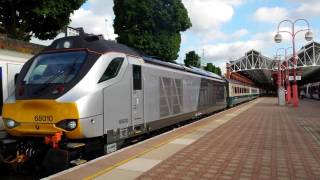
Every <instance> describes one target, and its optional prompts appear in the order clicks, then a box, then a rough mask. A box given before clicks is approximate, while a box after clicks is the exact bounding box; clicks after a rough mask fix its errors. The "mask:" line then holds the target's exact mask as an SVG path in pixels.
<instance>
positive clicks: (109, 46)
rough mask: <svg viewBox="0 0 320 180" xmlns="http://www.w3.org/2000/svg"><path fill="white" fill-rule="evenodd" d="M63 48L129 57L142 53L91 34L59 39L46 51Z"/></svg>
mask: <svg viewBox="0 0 320 180" xmlns="http://www.w3.org/2000/svg"><path fill="white" fill-rule="evenodd" d="M65 43H70V46H68V47H66V46H65ZM63 48H70V49H80V48H84V49H89V50H91V51H95V52H98V53H101V54H103V53H107V52H120V53H125V54H128V55H133V56H140V53H138V52H137V51H136V50H134V49H132V48H130V47H128V46H126V45H123V44H120V43H117V42H115V41H112V40H105V39H104V38H103V37H102V36H100V35H89V34H86V35H82V36H69V37H64V38H60V39H57V40H55V41H53V43H52V44H51V45H50V46H48V47H47V48H46V49H45V50H44V51H51V50H58V49H63Z"/></svg>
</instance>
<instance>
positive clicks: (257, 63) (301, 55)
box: [229, 42, 320, 88]
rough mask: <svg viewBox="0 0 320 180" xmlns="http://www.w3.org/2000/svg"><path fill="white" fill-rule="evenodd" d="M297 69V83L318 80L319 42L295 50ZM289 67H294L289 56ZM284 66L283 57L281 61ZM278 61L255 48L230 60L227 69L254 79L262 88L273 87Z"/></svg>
mask: <svg viewBox="0 0 320 180" xmlns="http://www.w3.org/2000/svg"><path fill="white" fill-rule="evenodd" d="M296 57H297V71H298V75H301V81H299V84H305V83H309V82H314V81H320V44H319V43H318V42H311V43H308V44H306V45H305V46H303V47H302V48H301V49H300V50H298V51H297V56H296ZM288 59H289V69H290V71H292V70H293V68H294V63H293V57H292V56H289V57H288ZM280 62H281V65H282V67H283V68H284V67H285V66H284V62H285V61H284V59H282V60H281V61H280ZM278 67H279V61H278V60H275V59H274V58H270V57H267V56H264V55H262V54H261V53H260V52H258V51H256V50H251V51H249V52H247V53H245V56H243V57H241V58H239V59H237V60H234V61H230V63H229V68H230V69H229V70H230V71H231V72H237V73H239V74H241V75H244V76H246V77H247V78H249V79H251V80H252V81H254V82H255V83H256V84H257V85H258V86H260V87H262V88H270V87H275V81H274V78H273V75H274V74H275V73H276V72H277V71H278Z"/></svg>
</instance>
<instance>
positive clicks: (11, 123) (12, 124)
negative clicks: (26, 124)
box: [3, 118, 19, 129]
mask: <svg viewBox="0 0 320 180" xmlns="http://www.w3.org/2000/svg"><path fill="white" fill-rule="evenodd" d="M3 120H4V124H5V125H6V127H7V128H9V129H12V128H14V127H16V126H18V125H19V123H17V122H16V121H14V120H12V119H5V118H4V119H3Z"/></svg>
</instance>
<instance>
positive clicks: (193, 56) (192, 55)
mask: <svg viewBox="0 0 320 180" xmlns="http://www.w3.org/2000/svg"><path fill="white" fill-rule="evenodd" d="M184 64H185V65H186V66H188V67H190V66H193V67H198V68H200V67H201V61H200V56H199V55H198V54H197V53H196V52H195V51H189V52H188V53H187V54H186V58H185V59H184Z"/></svg>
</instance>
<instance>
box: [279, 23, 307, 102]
mask: <svg viewBox="0 0 320 180" xmlns="http://www.w3.org/2000/svg"><path fill="white" fill-rule="evenodd" d="M299 21H303V22H305V23H306V24H307V26H308V28H306V29H301V30H299V31H295V24H296V23H297V22H299ZM284 22H288V23H290V24H291V32H290V31H280V25H281V24H282V23H284ZM302 31H307V32H306V34H305V39H306V40H307V41H311V40H312V39H313V33H312V32H311V31H310V25H309V22H308V21H307V20H305V19H297V20H295V21H291V20H287V19H286V20H283V21H281V22H280V23H279V24H278V28H277V34H276V35H275V36H274V41H275V42H276V43H280V42H281V41H282V36H281V34H280V33H289V34H290V35H291V37H292V56H293V77H294V79H293V85H292V91H293V106H294V107H298V105H299V99H298V85H297V77H296V75H297V57H296V49H295V38H296V35H297V34H298V33H299V32H302ZM288 65H289V64H288ZM288 67H289V66H288Z"/></svg>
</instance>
